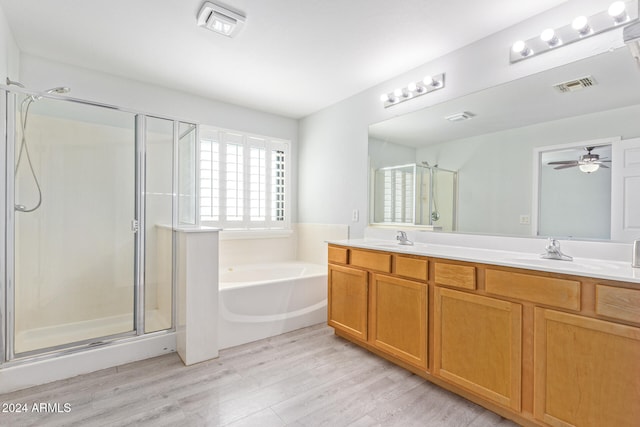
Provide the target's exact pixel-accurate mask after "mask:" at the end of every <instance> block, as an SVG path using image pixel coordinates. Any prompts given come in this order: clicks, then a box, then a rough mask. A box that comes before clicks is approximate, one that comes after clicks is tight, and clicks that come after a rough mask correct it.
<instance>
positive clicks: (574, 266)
mask: <svg viewBox="0 0 640 427" xmlns="http://www.w3.org/2000/svg"><path fill="white" fill-rule="evenodd" d="M505 261H510V262H517V263H518V264H528V265H535V266H540V267H553V266H557V267H562V268H568V269H571V270H576V271H581V270H586V271H602V270H604V269H605V265H603V264H602V262H598V261H588V262H587V261H585V260H579V261H576V260H573V261H565V260H557V259H543V258H533V257H527V256H523V257H514V258H505ZM611 267H612V265H610V264H607V265H606V268H611Z"/></svg>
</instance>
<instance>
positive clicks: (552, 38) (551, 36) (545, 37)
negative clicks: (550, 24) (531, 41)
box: [540, 28, 561, 47]
mask: <svg viewBox="0 0 640 427" xmlns="http://www.w3.org/2000/svg"><path fill="white" fill-rule="evenodd" d="M540 40H542V41H543V42H545V43H546V44H547V45H548V46H549V47H556V46H558V45H559V44H561V41H560V39H559V38H558V36H557V35H556V32H555V30H554V29H553V28H547V29H546V30H544V31H543V32H542V34H540Z"/></svg>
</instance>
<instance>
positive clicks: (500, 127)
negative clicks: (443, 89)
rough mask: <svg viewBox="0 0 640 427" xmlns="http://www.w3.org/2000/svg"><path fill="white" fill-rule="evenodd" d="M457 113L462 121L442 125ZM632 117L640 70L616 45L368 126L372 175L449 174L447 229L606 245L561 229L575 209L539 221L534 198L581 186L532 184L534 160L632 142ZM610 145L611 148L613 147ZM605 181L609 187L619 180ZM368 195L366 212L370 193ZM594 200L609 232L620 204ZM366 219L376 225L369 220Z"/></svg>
mask: <svg viewBox="0 0 640 427" xmlns="http://www.w3.org/2000/svg"><path fill="white" fill-rule="evenodd" d="M463 112H464V113H467V114H460V113H463ZM463 116H464V117H466V118H467V119H466V120H455V121H452V120H451V119H449V120H447V118H458V117H463ZM638 117H640V72H639V71H638V68H637V66H636V63H635V61H634V60H633V57H632V56H631V55H630V53H629V51H628V49H627V48H626V47H623V48H619V49H615V50H612V51H609V52H606V53H603V54H599V55H596V56H593V57H590V58H587V59H583V60H581V61H576V62H573V63H570V64H566V65H564V66H562V67H558V68H554V69H550V70H547V71H544V72H541V73H538V74H534V75H530V76H527V77H525V78H522V79H519V80H515V81H512V82H509V83H506V84H503V85H500V86H496V87H493V88H489V89H486V90H482V91H480V92H476V93H472V94H470V95H466V96H464V97H461V98H456V99H453V100H450V101H447V102H444V103H442V104H438V105H435V106H432V107H429V108H425V109H423V110H419V111H415V112H412V113H409V114H405V115H402V116H398V117H394V118H392V119H389V120H386V121H384V122H380V123H376V124H373V125H371V126H370V127H369V162H370V170H371V172H370V173H373V171H375V170H376V169H379V168H382V167H386V166H393V165H403V164H421V162H422V161H427V162H429V164H432V165H435V164H437V165H439V167H440V168H442V169H447V170H452V171H457V179H458V187H457V191H458V198H457V206H456V218H455V221H456V227H455V229H454V230H455V231H459V232H464V233H480V234H491V235H515V236H532V235H539V236H546V235H553V236H555V237H573V238H585V239H609V238H610V237H608V236H620V235H623V234H620V233H613V232H611V233H606V232H604V231H602V232H598V233H597V235H591V234H589V233H584V232H580V233H577V232H576V231H575V230H573V229H569V228H566V227H565V226H564V225H563V224H565V225H566V224H573V223H575V219H576V215H578V214H577V213H576V212H573V213H570V212H569V211H568V210H565V209H558V210H557V214H556V215H553V216H547V215H543V213H542V212H541V211H539V210H540V209H542V207H543V203H542V202H539V201H544V200H547V201H548V200H552V199H553V198H554V197H555V198H556V199H561V198H566V194H567V192H568V191H579V190H567V189H565V190H561V187H560V186H558V185H540V183H539V182H538V180H539V179H541V178H542V175H543V173H542V171H539V170H538V169H536V168H538V165H539V159H538V158H537V157H536V156H537V153H539V151H540V149H541V147H550V146H561V145H571V144H573V145H574V146H576V147H579V149H580V150H581V154H578V155H576V156H575V160H576V161H577V160H578V159H579V158H580V156H581V155H583V154H587V153H586V152H585V151H584V147H585V145H584V143H583V142H584V141H591V140H596V139H605V138H608V139H616V140H617V141H618V142H619V143H620V144H624V143H625V141H629V140H632V139H634V138H638V137H640V120H638ZM616 147H617V143H614V144H613V145H612V149H613V150H614V151H615V148H616ZM536 150H537V151H536ZM594 153H596V154H597V153H598V152H597V151H594ZM606 157H609V158H610V159H611V157H614V159H615V156H613V155H608V156H606ZM567 159H569V158H568V157H567ZM562 160H566V159H564V158H563V159H562ZM607 165H609V166H610V167H611V172H612V173H613V174H614V175H615V173H616V168H617V167H618V166H619V165H617V164H616V162H615V160H614V161H613V162H612V163H607ZM573 169H576V170H579V168H570V169H569V170H573ZM598 172H600V171H598ZM591 175H594V176H595V173H592V174H591ZM557 176H560V174H558V175H557ZM563 176H564V175H563ZM611 182H612V184H611V186H614V185H616V184H615V182H617V181H615V180H612V181H611ZM538 191H539V192H540V198H538ZM583 191H587V190H585V189H583ZM549 193H551V194H549ZM587 194H588V193H587ZM370 196H371V197H372V201H371V204H370V205H371V206H372V209H373V206H374V205H375V204H376V200H375V197H376V196H377V193H375V192H373V191H371V192H370ZM609 200H612V199H609ZM547 203H548V202H547ZM599 203H602V204H603V205H601V210H602V211H604V210H607V209H608V210H609V211H610V212H611V219H610V221H607V220H606V219H603V218H599V219H596V220H594V221H597V222H598V227H599V228H600V229H601V230H604V229H605V228H606V227H612V228H613V227H614V226H613V225H611V224H614V223H615V222H616V221H614V218H615V217H616V216H620V215H621V212H622V210H623V207H622V204H621V203H624V201H622V202H616V203H618V204H617V205H615V206H614V205H613V204H615V203H613V202H611V201H609V202H607V201H606V200H604V199H603V200H601V201H600V202H599ZM612 203H613V204H612ZM585 206H586V205H585ZM589 206H590V205H589ZM538 220H540V221H544V222H543V223H540V224H539V221H538ZM372 222H374V223H377V221H374V218H373V215H372ZM606 222H611V224H607V223H606ZM611 238H612V239H618V238H617V237H611ZM625 239H626V238H625Z"/></svg>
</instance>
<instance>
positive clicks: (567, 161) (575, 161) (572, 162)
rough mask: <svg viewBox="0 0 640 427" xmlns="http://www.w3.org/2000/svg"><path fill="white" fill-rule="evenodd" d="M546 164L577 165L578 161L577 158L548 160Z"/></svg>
mask: <svg viewBox="0 0 640 427" xmlns="http://www.w3.org/2000/svg"><path fill="white" fill-rule="evenodd" d="M547 164H548V165H571V166H577V165H578V161H577V160H563V161H560V162H549V163H547Z"/></svg>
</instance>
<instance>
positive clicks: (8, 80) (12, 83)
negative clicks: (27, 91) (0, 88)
mask: <svg viewBox="0 0 640 427" xmlns="http://www.w3.org/2000/svg"><path fill="white" fill-rule="evenodd" d="M6 82H7V86H11V85H14V86H18V87H21V88H23V89H24V85H23V84H22V83H20V82H18V81H15V80H11V79H10V78H9V77H7V79H6Z"/></svg>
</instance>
